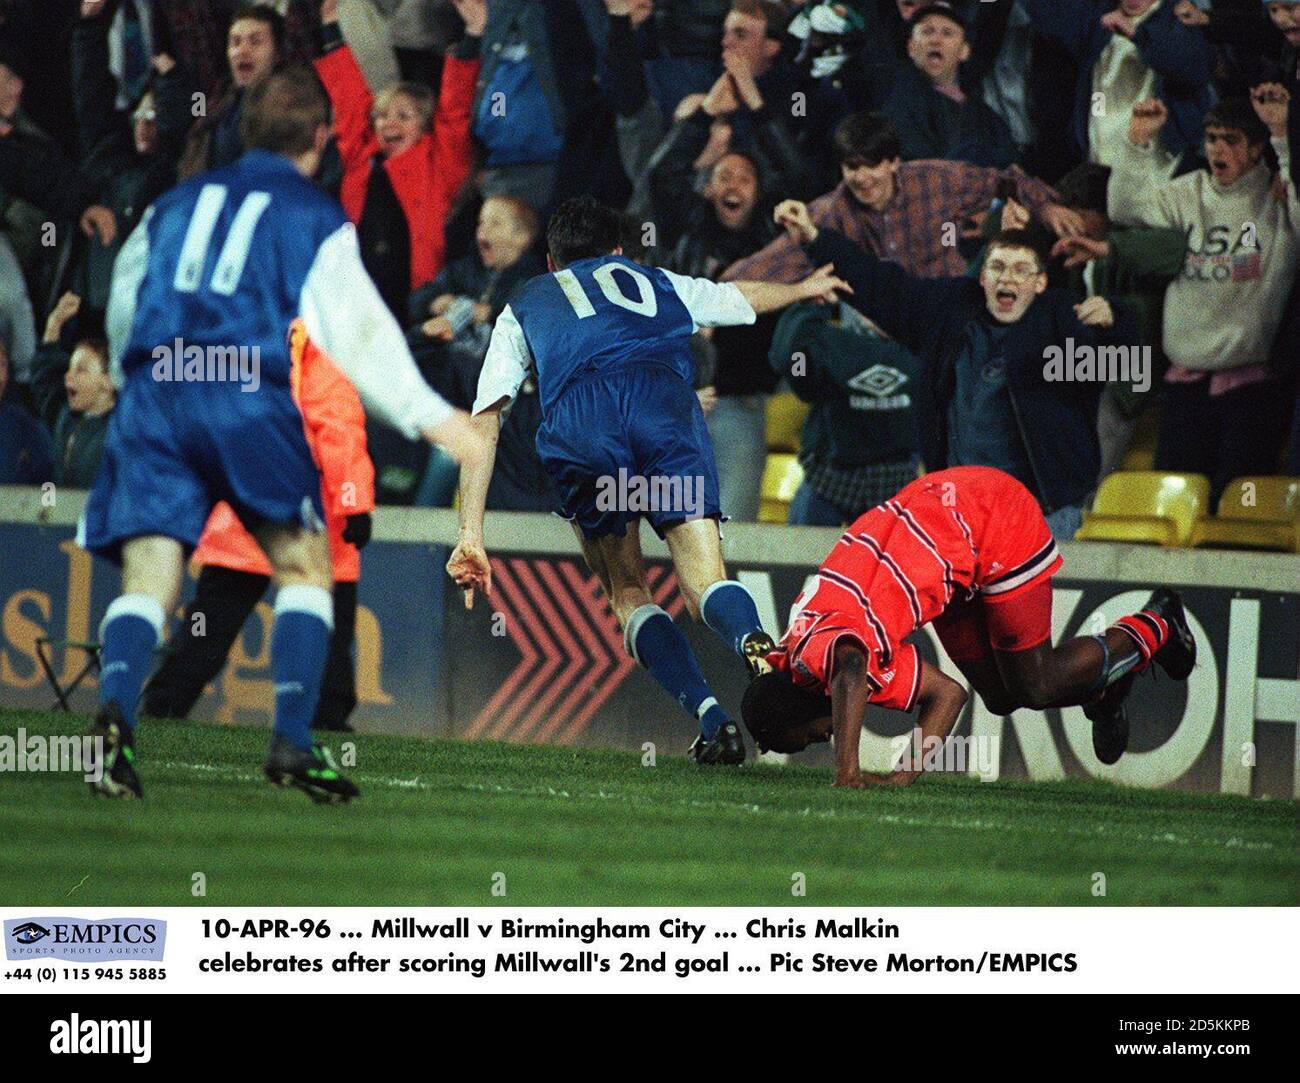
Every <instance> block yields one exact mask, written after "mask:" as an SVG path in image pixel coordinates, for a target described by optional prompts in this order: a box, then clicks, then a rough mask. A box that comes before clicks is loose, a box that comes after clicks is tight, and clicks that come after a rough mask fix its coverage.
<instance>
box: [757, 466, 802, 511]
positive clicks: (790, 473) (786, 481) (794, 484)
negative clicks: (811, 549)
mask: <svg viewBox="0 0 1300 1083" xmlns="http://www.w3.org/2000/svg"><path fill="white" fill-rule="evenodd" d="M802 484H803V467H802V466H800V465H799V460H798V459H796V458H795V457H794V456H793V455H769V456H768V457H767V463H766V465H765V466H764V467H763V488H762V490H761V492H760V496H761V501H760V504H759V509H758V521H759V522H760V523H784V522H786V521H787V520H788V519H789V517H790V501H792V500H793V499H794V494H795V493H796V492H797V491H798V489H799V486H800V485H802Z"/></svg>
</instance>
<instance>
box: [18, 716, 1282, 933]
mask: <svg viewBox="0 0 1300 1083" xmlns="http://www.w3.org/2000/svg"><path fill="white" fill-rule="evenodd" d="M85 724H86V719H85V718H84V717H81V716H69V715H61V714H41V713H35V712H22V711H0V733H3V734H9V735H13V734H16V731H17V730H18V728H19V727H23V728H25V729H26V731H27V733H28V734H34V733H47V734H53V733H80V732H83V731H84V727H85ZM355 741H356V752H357V766H356V768H355V769H354V770H351V771H350V772H349V773H350V774H351V775H352V777H353V778H354V779H355V780H356V781H357V782H358V784H359V785H360V786H361V788H362V797H361V799H360V800H359V801H356V802H354V803H352V804H350V805H347V806H341V807H317V806H314V805H312V804H311V803H310V802H309V801H308V800H307V799H306V798H305V797H304V796H302V795H301V794H299V793H296V792H293V791H286V790H277V789H274V788H272V787H270V786H268V785H267V784H266V783H265V782H264V781H263V780H262V777H261V762H262V756H263V752H264V750H265V744H266V732H265V731H264V730H260V729H255V728H238V727H220V726H215V725H210V724H204V723H161V722H152V721H150V722H146V723H145V724H144V725H143V726H142V728H141V731H140V738H139V766H140V773H141V778H142V781H143V783H144V787H145V794H146V800H145V801H144V802H142V803H139V802H128V803H118V802H110V801H105V800H102V799H101V800H96V799H92V798H91V797H90V795H89V794H88V792H87V790H86V787H85V784H84V783H83V782H82V781H81V779H80V777H79V776H77V775H68V774H62V775H52V774H33V773H6V774H4V775H0V822H2V823H3V824H4V831H3V832H2V833H0V904H3V905H20V906H28V907H39V908H40V909H42V910H51V911H52V912H56V911H57V907H58V906H60V905H64V906H112V907H132V906H133V907H137V908H138V907H140V906H150V905H152V906H182V905H190V904H197V905H209V906H311V905H357V906H362V905H389V906H416V905H458V906H472V905H484V906H486V905H507V906H530V905H574V906H577V905H591V906H595V905H604V906H608V905H676V906H686V905H755V906H781V905H801V904H803V905H814V906H845V905H856V906H868V905H870V906H873V907H874V906H884V905H1101V906H1107V905H1110V906H1115V905H1225V904H1280V905H1294V904H1295V903H1296V902H1297V884H1298V883H1300V857H1298V855H1297V846H1296V842H1297V838H1296V807H1295V805H1294V803H1292V802H1286V801H1252V800H1248V799H1244V798H1233V797H1221V796H1210V795H1205V796H1202V795H1193V794H1185V793H1175V792H1167V791H1142V790H1131V789H1120V788H1116V787H1113V786H1110V785H1108V784H1104V783H1089V782H1068V783H1020V782H997V783H980V782H978V781H975V780H967V779H965V778H941V777H934V776H932V777H927V778H923V779H922V780H921V781H920V782H918V783H917V784H916V785H915V786H913V787H911V788H910V789H907V790H894V789H889V790H867V791H862V792H840V791H837V790H832V789H831V788H830V786H829V781H830V780H829V777H828V773H827V772H826V771H824V770H813V769H811V768H807V767H800V766H798V765H790V766H787V767H784V768H776V767H768V766H756V765H753V764H749V765H746V766H745V767H743V768H740V769H739V770H730V769H717V770H711V771H702V770H700V769H698V768H695V767H692V766H691V765H690V764H688V763H687V762H686V761H685V760H684V759H683V758H682V757H681V754H680V752H681V750H674V752H675V754H674V755H667V754H665V750H661V755H660V758H659V764H658V766H656V767H653V768H649V767H643V766H641V756H640V754H639V753H632V752H616V751H608V750H592V749H569V748H556V747H541V746H531V745H528V746H526V745H506V744H497V743H461V742H449V741H426V740H421V739H417V738H412V737H396V736H375V735H361V736H357V737H356V738H355ZM684 743H685V742H684V741H683V744H684ZM335 747H336V748H337V741H336V742H335ZM196 872H201V873H203V874H204V876H205V877H206V882H207V894H206V896H204V897H201V898H196V897H194V896H193V895H192V894H191V884H192V883H193V879H192V878H193V876H194V874H195V873H196ZM1098 872H1100V873H1104V874H1105V877H1106V894H1105V897H1104V898H1103V897H1096V896H1094V895H1093V892H1092V887H1093V877H1094V874H1095V873H1098ZM497 873H504V874H505V889H506V894H505V896H504V897H500V896H494V895H493V894H492V884H493V877H494V874H497ZM796 873H802V874H803V875H804V878H805V882H806V894H804V895H802V896H796V895H793V894H792V883H793V882H794V881H793V880H792V877H794V876H795V874H796Z"/></svg>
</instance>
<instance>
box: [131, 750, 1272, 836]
mask: <svg viewBox="0 0 1300 1083" xmlns="http://www.w3.org/2000/svg"><path fill="white" fill-rule="evenodd" d="M156 766H158V767H162V768H178V769H180V770H185V771H196V772H200V773H206V774H211V775H219V776H220V777H222V778H225V779H229V780H230V781H232V782H260V781H262V776H261V775H250V774H246V773H244V772H242V771H240V770H239V769H237V768H234V767H222V766H218V765H215V764H210V763H181V762H178V761H168V762H164V763H158V764H157V765H156ZM354 777H355V778H356V780H357V781H358V782H362V783H366V784H368V785H372V786H381V787H385V788H387V789H399V790H427V791H430V792H433V791H437V790H443V791H449V790H469V791H473V792H477V793H499V794H503V795H506V796H509V797H554V798H567V799H569V800H574V799H577V800H601V801H618V802H621V803H622V804H625V805H645V806H647V807H651V808H665V807H667V806H669V805H688V806H690V807H692V808H706V809H722V810H728V811H733V812H748V813H750V814H751V815H757V816H773V817H777V818H788V817H796V816H798V817H809V816H811V817H814V818H816V819H819V820H834V819H839V818H844V819H846V820H848V821H849V822H852V823H859V822H863V823H879V824H889V825H890V826H903V827H932V828H933V827H940V828H954V829H956V830H960V831H1002V830H1006V829H1008V828H1009V827H1010V825H1009V824H1007V823H1004V822H1000V821H997V820H964V819H959V818H955V817H923V816H914V815H909V816H900V815H898V814H897V813H889V812H882V813H876V814H867V815H853V816H848V817H841V814H840V812H839V811H838V810H836V809H818V810H816V811H814V810H812V809H810V808H805V809H801V810H800V811H798V812H791V811H787V810H785V809H774V808H764V807H763V806H762V805H755V804H752V803H750V802H741V801H721V800H711V801H702V800H699V799H697V798H690V799H688V798H672V799H670V800H668V801H656V800H652V799H649V798H644V797H639V796H634V795H631V794H619V793H607V792H605V791H604V790H597V791H594V792H589V793H570V792H569V791H568V790H557V789H555V788H554V787H551V786H546V787H541V786H538V787H534V788H525V787H519V786H504V785H501V784H500V783H486V782H453V783H447V782H441V783H440V782H425V781H423V780H422V779H421V778H420V777H419V776H418V775H417V776H416V777H415V778H409V779H403V778H391V777H388V776H385V775H366V774H361V773H358V774H355V775H354ZM362 796H364V794H363V795H362ZM1032 823H1033V822H1032V821H1026V823H1025V824H1017V825H1016V827H1015V828H1014V830H1016V831H1022V830H1027V831H1030V832H1032V833H1035V834H1050V835H1061V834H1066V835H1075V836H1078V837H1081V838H1088V837H1098V836H1105V837H1106V838H1108V839H1115V840H1116V841H1130V842H1158V843H1166V844H1172V845H1175V846H1193V845H1196V846H1202V845H1208V846H1216V847H1218V848H1220V849H1224V850H1272V849H1275V847H1274V845H1273V844H1272V843H1271V842H1246V841H1244V840H1243V839H1241V838H1239V837H1237V836H1233V837H1232V838H1228V839H1217V838H1200V839H1197V838H1192V837H1190V836H1184V835H1175V834H1173V833H1172V832H1168V831H1164V832H1161V833H1160V834H1158V835H1148V834H1142V833H1139V832H1129V831H1113V830H1111V829H1110V828H1108V827H1107V826H1106V825H1105V824H1097V825H1095V826H1094V827H1088V828H1081V827H1074V826H1064V825H1060V824H1051V825H1045V826H1041V827H1040V826H1037V825H1033V826H1030V825H1031V824H1032Z"/></svg>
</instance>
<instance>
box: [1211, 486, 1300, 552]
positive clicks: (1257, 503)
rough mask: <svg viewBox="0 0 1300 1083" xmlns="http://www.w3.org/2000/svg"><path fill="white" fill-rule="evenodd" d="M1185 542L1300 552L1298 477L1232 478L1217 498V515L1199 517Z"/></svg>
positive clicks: (1230, 547)
mask: <svg viewBox="0 0 1300 1083" xmlns="http://www.w3.org/2000/svg"><path fill="white" fill-rule="evenodd" d="M1187 544H1188V545H1189V546H1192V547H1195V548H1223V549H1272V550H1275V551H1279V552H1283V553H1300V478H1286V477H1245V478H1234V479H1233V480H1232V481H1230V482H1229V483H1228V485H1227V488H1225V489H1224V490H1223V496H1221V497H1220V498H1219V513H1218V515H1216V516H1215V517H1214V518H1212V519H1202V520H1200V521H1199V522H1198V523H1197V524H1196V525H1195V526H1194V527H1193V528H1192V534H1191V537H1190V538H1189V539H1188V542H1187Z"/></svg>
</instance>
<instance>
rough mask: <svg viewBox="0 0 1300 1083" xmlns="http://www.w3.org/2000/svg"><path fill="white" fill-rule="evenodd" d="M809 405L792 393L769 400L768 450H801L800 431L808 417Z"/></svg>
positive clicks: (782, 393) (771, 396)
mask: <svg viewBox="0 0 1300 1083" xmlns="http://www.w3.org/2000/svg"><path fill="white" fill-rule="evenodd" d="M808 409H809V407H808V404H807V403H806V402H803V401H802V400H801V399H800V398H799V397H798V396H797V395H795V394H794V393H793V392H790V391H783V392H781V393H780V394H777V395H769V396H768V399H767V450H768V451H786V452H795V451H798V450H799V431H800V430H801V429H802V428H803V423H804V419H805V418H807V416H808Z"/></svg>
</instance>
